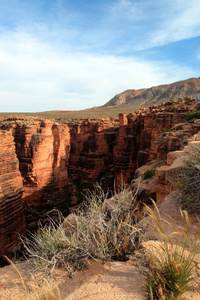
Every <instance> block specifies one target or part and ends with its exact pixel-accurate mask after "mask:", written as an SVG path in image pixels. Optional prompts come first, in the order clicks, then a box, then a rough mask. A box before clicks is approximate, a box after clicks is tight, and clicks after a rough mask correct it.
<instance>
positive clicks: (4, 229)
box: [0, 131, 26, 264]
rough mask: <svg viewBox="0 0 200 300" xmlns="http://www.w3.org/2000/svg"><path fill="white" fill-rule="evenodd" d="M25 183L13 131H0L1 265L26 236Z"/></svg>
mask: <svg viewBox="0 0 200 300" xmlns="http://www.w3.org/2000/svg"><path fill="white" fill-rule="evenodd" d="M22 193H23V183H22V177H21V174H20V172H19V161H18V159H17V156H16V152H15V144H14V139H13V136H12V133H11V131H0V264H1V256H2V255H5V254H6V255H8V256H10V255H11V252H12V249H13V247H14V246H15V245H17V244H18V243H19V239H18V233H20V234H22V235H23V234H25V231H26V224H25V215H24V208H23V202H22Z"/></svg>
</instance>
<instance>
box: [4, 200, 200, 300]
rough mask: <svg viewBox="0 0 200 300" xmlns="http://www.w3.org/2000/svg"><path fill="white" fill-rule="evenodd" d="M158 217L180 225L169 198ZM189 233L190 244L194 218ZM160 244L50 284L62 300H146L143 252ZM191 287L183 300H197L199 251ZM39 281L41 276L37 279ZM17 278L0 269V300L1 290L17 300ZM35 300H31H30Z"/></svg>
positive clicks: (25, 266)
mask: <svg viewBox="0 0 200 300" xmlns="http://www.w3.org/2000/svg"><path fill="white" fill-rule="evenodd" d="M159 210H160V214H161V216H162V217H164V215H165V214H169V215H170V217H171V218H173V219H174V220H175V221H176V222H179V223H181V218H180V211H179V208H178V207H177V206H176V205H175V204H174V202H173V201H172V196H169V197H166V199H165V201H164V202H163V203H162V204H160V206H159ZM190 218H191V221H192V230H191V233H190V239H191V241H192V240H193V239H194V238H195V234H196V233H197V230H196V227H197V226H198V222H197V220H196V216H195V215H194V214H193V215H190ZM163 226H164V227H165V232H167V233H168V234H170V233H171V229H170V228H169V226H167V224H163ZM147 235H149V238H155V239H156V238H157V237H156V234H155V232H154V231H153V230H152V229H150V230H149V231H148V234H147ZM159 243H160V242H159V240H157V241H152V240H149V241H147V242H144V244H143V249H142V251H141V252H137V253H136V255H135V256H133V257H131V258H130V260H129V261H127V262H112V263H105V264H102V263H101V262H97V261H89V262H88V267H87V269H85V270H82V271H78V272H77V273H76V274H74V275H72V276H71V278H69V277H68V276H67V274H65V273H64V272H62V271H59V270H58V271H57V272H56V274H55V275H54V277H53V279H52V284H56V286H57V287H58V288H59V290H60V294H61V299H63V300H64V299H68V300H79V299H87V300H88V299H91V300H92V299H94V300H104V299H105V300H114V299H117V300H123V299H124V300H129V299H130V300H145V299H147V296H146V293H145V288H144V285H145V276H144V275H145V271H147V269H148V265H147V264H146V261H145V256H144V252H145V251H146V249H150V247H151V245H154V246H155V245H157V244H159ZM195 265H196V267H195V270H194V274H193V276H194V284H193V287H192V289H191V291H190V292H187V293H186V294H185V295H184V296H183V297H182V299H183V300H200V251H199V253H198V254H197V257H196V258H195ZM16 266H17V268H18V269H19V271H20V273H21V275H22V276H23V278H24V280H25V282H30V279H31V274H32V273H33V267H32V266H31V264H30V263H28V262H25V263H21V264H17V265H16ZM39 277H40V279H41V277H42V274H40V275H38V279H39ZM19 282H20V279H19V276H18V274H17V272H16V270H14V268H13V267H12V266H6V267H4V268H1V269H0V299H3V298H1V290H2V289H4V290H6V291H7V292H9V294H10V295H11V299H12V300H18V299H20V297H19V295H18V292H17V288H16V285H15V283H18V285H19V286H20V283H19ZM33 299H34V298H33Z"/></svg>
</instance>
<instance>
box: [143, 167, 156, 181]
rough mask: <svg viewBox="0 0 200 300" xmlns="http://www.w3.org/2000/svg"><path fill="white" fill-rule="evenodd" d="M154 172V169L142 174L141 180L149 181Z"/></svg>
mask: <svg viewBox="0 0 200 300" xmlns="http://www.w3.org/2000/svg"><path fill="white" fill-rule="evenodd" d="M155 172H156V170H155V169H148V170H146V171H145V172H144V174H143V175H142V179H144V180H145V179H150V178H152V177H153V176H154V175H155Z"/></svg>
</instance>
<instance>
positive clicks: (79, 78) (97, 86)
mask: <svg viewBox="0 0 200 300" xmlns="http://www.w3.org/2000/svg"><path fill="white" fill-rule="evenodd" d="M174 69H176V72H175V74H176V75H174V74H173V71H174ZM177 69H178V67H177V66H174V65H173V64H171V63H169V64H168V66H167V68H166V66H165V72H164V71H163V70H164V66H163V64H162V63H160V62H159V61H157V62H150V61H147V60H143V59H140V60H139V59H138V58H136V57H120V56H111V55H96V54H84V53H66V52H63V51H60V50H59V49H58V48H57V49H55V47H52V46H51V45H49V44H48V43H46V42H43V41H42V40H38V39H37V38H36V37H32V36H30V35H26V33H22V32H20V33H15V34H10V35H9V36H8V35H6V36H1V37H0V70H1V72H0V99H1V110H2V111H5V110H8V108H6V107H8V106H7V103H8V102H9V111H41V110H50V109H67V110H68V109H84V108H87V107H92V106H96V105H102V104H104V103H105V102H106V101H108V100H109V99H110V98H111V97H113V96H114V95H115V94H116V93H119V92H121V91H123V90H125V89H128V88H142V87H149V86H151V85H152V83H154V84H155V85H156V84H161V83H163V82H171V81H173V80H176V79H177V80H178V79H180V78H181V76H184V74H185V76H186V77H187V75H186V74H187V72H188V69H187V68H185V69H183V68H180V70H177ZM180 74H181V75H180ZM179 76H180V77H179Z"/></svg>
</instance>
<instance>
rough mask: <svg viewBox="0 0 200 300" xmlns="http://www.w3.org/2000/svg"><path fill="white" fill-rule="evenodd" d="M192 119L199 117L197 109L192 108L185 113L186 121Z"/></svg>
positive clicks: (199, 113)
mask: <svg viewBox="0 0 200 300" xmlns="http://www.w3.org/2000/svg"><path fill="white" fill-rule="evenodd" d="M194 119H200V111H199V110H192V111H189V112H188V113H187V115H186V116H185V120H186V121H192V120H194Z"/></svg>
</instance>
